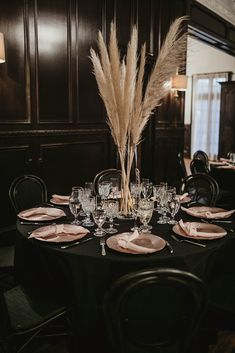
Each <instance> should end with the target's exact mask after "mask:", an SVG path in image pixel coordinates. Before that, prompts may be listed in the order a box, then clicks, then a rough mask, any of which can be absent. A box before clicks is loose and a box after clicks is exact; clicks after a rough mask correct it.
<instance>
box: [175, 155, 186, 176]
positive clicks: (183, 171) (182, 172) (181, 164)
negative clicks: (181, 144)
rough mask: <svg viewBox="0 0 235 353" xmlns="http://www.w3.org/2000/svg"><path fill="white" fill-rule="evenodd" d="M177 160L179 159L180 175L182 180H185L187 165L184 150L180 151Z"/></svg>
mask: <svg viewBox="0 0 235 353" xmlns="http://www.w3.org/2000/svg"><path fill="white" fill-rule="evenodd" d="M177 161H178V166H179V171H180V177H181V180H183V179H185V178H186V177H187V170H186V167H185V163H184V156H183V153H182V152H179V153H178V155H177Z"/></svg>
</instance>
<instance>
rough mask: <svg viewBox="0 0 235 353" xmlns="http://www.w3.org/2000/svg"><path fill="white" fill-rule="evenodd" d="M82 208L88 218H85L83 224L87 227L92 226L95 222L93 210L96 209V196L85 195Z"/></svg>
mask: <svg viewBox="0 0 235 353" xmlns="http://www.w3.org/2000/svg"><path fill="white" fill-rule="evenodd" d="M82 208H83V211H84V212H85V214H86V218H85V219H84V220H83V222H82V225H84V226H86V227H92V226H93V225H94V222H92V220H91V217H90V216H91V212H93V211H94V209H95V197H92V196H87V195H83V200H82Z"/></svg>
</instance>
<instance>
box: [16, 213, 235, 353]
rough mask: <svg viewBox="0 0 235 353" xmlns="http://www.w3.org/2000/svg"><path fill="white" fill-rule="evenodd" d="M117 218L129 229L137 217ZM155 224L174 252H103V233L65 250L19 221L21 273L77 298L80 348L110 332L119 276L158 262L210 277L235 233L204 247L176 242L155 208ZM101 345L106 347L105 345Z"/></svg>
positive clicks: (90, 345) (64, 295)
mask: <svg viewBox="0 0 235 353" xmlns="http://www.w3.org/2000/svg"><path fill="white" fill-rule="evenodd" d="M181 217H182V218H183V219H184V220H194V221H195V219H193V218H192V217H190V216H186V214H183V213H182V212H181V213H179V214H178V215H177V218H178V219H179V218H181ZM65 221H66V220H65ZM117 222H119V223H120V226H119V227H118V229H119V232H123V231H129V230H130V228H131V226H132V225H133V221H121V220H117ZM150 224H152V225H153V230H152V233H153V234H156V235H158V236H161V237H162V238H164V239H166V240H168V241H169V242H170V243H171V245H172V246H173V248H174V253H173V255H172V254H170V252H169V250H168V248H167V247H165V248H164V249H163V250H161V251H159V252H156V253H153V254H148V255H131V254H124V253H119V252H115V251H114V250H111V249H108V248H107V247H106V251H107V255H106V256H101V248H100V245H99V238H96V237H94V239H93V240H91V241H88V242H87V243H84V244H81V245H78V246H74V247H71V248H68V249H63V250H62V249H61V248H60V246H59V245H58V244H52V243H46V242H42V241H39V240H36V239H27V238H28V232H29V231H31V230H32V229H34V228H36V227H38V226H34V227H33V226H31V225H22V224H20V221H19V220H18V221H17V228H18V230H19V233H20V236H19V238H18V240H17V244H16V254H15V268H16V275H17V277H18V278H19V279H20V280H21V281H23V282H24V283H26V284H32V283H33V284H35V285H38V286H40V288H41V289H42V288H43V290H45V291H49V290H50V291H51V290H53V291H54V292H55V295H56V296H58V298H59V297H60V298H61V299H64V300H69V301H71V302H72V303H73V305H74V308H75V309H74V315H75V318H74V328H75V330H76V335H77V338H78V345H79V352H90V351H92V349H93V347H96V352H99V348H98V347H99V339H100V337H103V334H104V332H105V329H104V327H103V326H102V310H101V304H102V299H103V296H104V293H105V291H106V290H107V288H108V287H109V285H110V284H111V283H112V282H113V281H114V280H115V279H116V278H118V277H119V276H121V275H123V274H126V273H128V272H131V271H136V270H138V269H144V268H150V267H155V266H158V267H174V268H179V269H183V270H187V271H190V272H192V273H194V274H196V275H198V276H199V277H201V278H202V279H203V280H205V281H206V279H207V277H208V276H209V275H210V273H211V272H213V266H214V263H215V259H216V258H217V257H218V254H221V253H223V251H224V250H223V249H226V248H228V243H230V242H231V246H234V245H233V244H234V239H235V237H234V236H233V235H232V234H233V233H229V234H228V235H227V236H226V237H223V238H221V239H218V240H208V241H204V243H206V248H202V247H199V246H195V245H190V244H187V243H178V242H176V241H174V240H173V239H172V238H171V237H170V234H172V226H170V225H168V224H167V225H159V224H157V216H156V213H155V214H154V216H153V218H152V220H151V223H150ZM92 230H93V229H91V231H92ZM231 246H230V245H229V248H231ZM220 256H221V255H220ZM91 334H92V339H90V337H91ZM102 341H103V340H102ZM100 349H101V350H100V351H102V352H105V348H104V347H103V346H102V348H100Z"/></svg>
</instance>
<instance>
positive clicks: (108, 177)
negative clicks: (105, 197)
mask: <svg viewBox="0 0 235 353" xmlns="http://www.w3.org/2000/svg"><path fill="white" fill-rule="evenodd" d="M112 179H117V180H118V183H119V187H121V171H120V170H119V169H115V168H110V169H104V170H102V171H101V172H99V173H98V174H96V176H95V177H94V180H93V190H94V193H95V194H96V195H97V194H98V185H99V183H101V182H102V181H112Z"/></svg>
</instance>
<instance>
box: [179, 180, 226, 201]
mask: <svg viewBox="0 0 235 353" xmlns="http://www.w3.org/2000/svg"><path fill="white" fill-rule="evenodd" d="M185 192H187V193H188V194H189V196H190V197H191V199H192V201H194V202H195V203H198V204H202V205H206V206H214V205H215V204H216V201H217V199H218V196H219V186H218V183H217V181H216V180H215V179H214V178H212V177H211V176H210V175H208V174H204V173H197V174H194V175H189V176H188V177H187V178H186V179H184V180H183V182H182V184H181V187H180V193H185Z"/></svg>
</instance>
